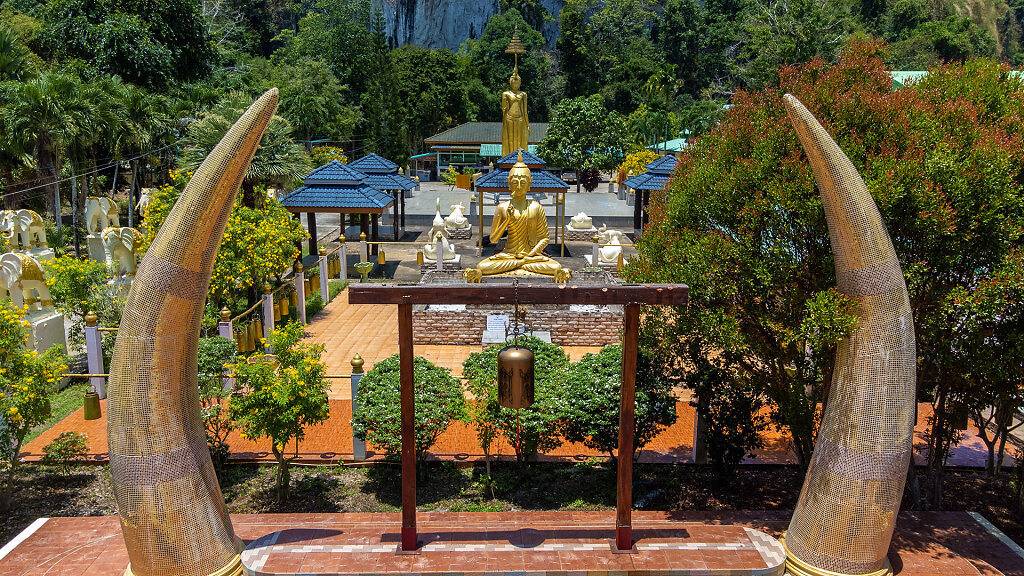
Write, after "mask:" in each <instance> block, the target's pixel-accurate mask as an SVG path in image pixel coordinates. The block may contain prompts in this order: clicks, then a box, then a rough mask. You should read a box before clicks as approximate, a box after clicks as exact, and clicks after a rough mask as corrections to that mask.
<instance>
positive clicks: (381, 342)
mask: <svg viewBox="0 0 1024 576" xmlns="http://www.w3.org/2000/svg"><path fill="white" fill-rule="evenodd" d="M307 331H308V333H309V338H308V340H309V341H311V342H315V343H321V344H323V345H324V347H325V351H324V359H325V361H326V362H327V371H328V374H329V375H343V374H349V373H350V372H351V370H352V365H351V359H352V356H353V355H355V354H356V353H358V354H359V355H360V356H362V357H363V359H364V361H365V366H364V368H365V369H366V370H369V369H370V368H371V367H372V366H373V364H374V363H376V362H378V361H380V360H382V359H384V358H387V357H388V356H390V355H392V354H395V353H397V352H398V320H397V310H396V307H395V306H367V305H350V304H349V303H348V297H347V293H342V294H341V295H339V296H338V297H337V298H335V299H334V301H333V302H331V303H330V304H329V305H328V306H327V307H326V308H325V309H324V310H323V311H322V312H321V313H320V314H318V315H317V316H316V318H314V319H313V320H312V321H311V322H310V324H309V326H308V328H307ZM415 350H416V354H418V355H422V356H425V357H427V358H428V359H430V360H431V361H433V362H434V363H436V364H438V365H441V366H444V367H447V368H450V369H451V370H452V372H453V373H454V374H456V375H460V374H461V372H462V361H463V360H464V359H465V358H466V356H468V355H469V354H470V353H471V352H474V351H478V350H480V347H479V346H427V345H422V346H416V349H415ZM566 350H567V351H568V352H569V355H570V357H571V358H572V359H573V360H577V359H579V358H580V357H582V356H583V355H584V354H585V353H587V352H596V351H598V350H600V347H578V346H577V347H567V348H566ZM332 383H333V386H332V391H331V394H330V398H331V416H330V419H329V420H328V421H327V422H326V423H324V424H323V425H320V426H311V427H309V428H308V429H307V431H306V438H305V440H303V441H302V442H300V443H299V445H298V447H297V448H296V447H294V446H289V452H293V451H295V452H297V453H298V454H299V456H300V460H301V461H305V462H322V463H330V462H336V461H338V460H339V459H351V458H352V430H351V425H350V419H351V411H352V407H351V383H350V379H349V378H337V379H333V380H332ZM683 392H684V391H680V396H683ZM102 407H103V414H104V416H105V415H106V403H105V402H104V403H103V405H102ZM676 413H677V414H678V420H677V422H676V423H675V424H674V425H673V426H671V427H669V428H667V429H666V430H664V431H663V432H662V433H661V434H659V435H658V436H657V437H655V438H654V439H653V441H652V442H651V443H650V444H648V446H647V447H646V448H645V449H644V451H643V452H642V453H641V456H640V460H641V461H644V462H687V461H690V459H691V457H692V448H693V427H694V409H693V408H692V407H691V406H690V405H689V403H688V402H687V401H686V398H685V397H681V398H680V401H679V402H677V403H676ZM930 414H931V407H930V406H929V405H928V404H921V405H919V406H918V426H917V430H916V433H917V438H916V441H915V443H916V444H917V445H924V434H925V432H926V431H927V418H928V417H929V416H930ZM68 431H76V432H82V433H84V434H86V435H87V436H88V437H89V447H90V457H91V458H92V459H93V460H96V461H105V460H106V449H107V429H106V419H105V418H103V419H100V420H92V421H86V420H84V419H83V411H82V410H81V409H79V410H77V411H76V412H74V413H72V414H71V415H70V416H68V417H67V418H65V419H64V420H63V421H61V422H59V423H58V424H57V425H56V426H54V427H53V428H51V429H50V430H47V431H46V432H44V433H43V434H42V435H40V436H39V437H38V438H36V439H35V440H33V441H32V442H30V443H29V444H28V445H26V446H25V447H24V449H23V450H24V453H23V457H25V458H26V459H27V460H29V461H33V460H38V459H39V458H41V457H42V453H43V447H44V446H46V445H47V444H48V443H49V442H51V441H52V440H53V439H54V438H56V437H57V435H59V434H60V433H62V432H68ZM764 440H765V446H764V448H762V449H760V450H758V451H757V452H756V457H755V458H754V459H752V460H750V461H751V462H761V463H793V462H795V461H796V460H795V456H794V455H793V454H792V452H791V451H790V450H789V445H788V442H787V440H786V439H785V438H784V437H783V436H782V435H780V434H779V433H777V432H774V431H769V432H768V433H766V434H765V438H764ZM228 444H229V445H230V446H231V453H232V458H234V459H239V460H272V459H273V455H272V454H271V453H270V443H269V441H266V440H261V441H255V442H254V441H252V440H245V439H242V438H241V437H240V436H239V435H238V433H237V432H235V433H232V434H231V435H230V436H229V438H228ZM371 450H372V447H371ZM495 453H496V454H499V455H504V456H506V457H507V456H510V455H512V454H514V452H513V451H512V450H511V448H510V447H509V446H508V445H507V444H504V443H501V442H499V443H498V445H497V447H496V449H495ZM430 455H431V457H435V458H441V459H458V460H466V459H471V460H472V459H478V458H482V457H483V451H482V450H481V449H480V447H479V445H478V444H477V441H476V434H475V432H474V430H473V428H472V427H471V426H469V425H467V424H463V423H460V422H455V423H453V424H452V425H451V426H449V428H448V429H447V430H446V431H445V432H444V433H443V434H442V435H441V437H440V438H439V440H438V443H437V445H436V446H435V447H434V448H433V449H431V451H430ZM986 455H987V451H986V449H985V445H984V443H983V442H982V441H981V440H980V438H979V437H978V433H977V429H969V430H967V431H965V434H964V439H963V441H961V443H960V445H958V446H957V447H955V448H954V449H953V452H952V456H951V457H950V459H949V464H950V465H952V466H983V465H984V464H985V457H986ZM377 456H378V457H379V455H377ZM594 456H598V457H603V456H605V455H604V454H599V453H597V452H595V451H593V450H590V449H588V448H586V447H584V446H582V445H580V444H565V445H563V446H561V447H559V448H558V449H556V450H554V451H551V452H549V453H547V454H545V455H544V456H543V457H542V459H585V458H590V457H594ZM916 456H917V458H918V461H919V462H921V458H922V457H921V455H920V454H917V455H916Z"/></svg>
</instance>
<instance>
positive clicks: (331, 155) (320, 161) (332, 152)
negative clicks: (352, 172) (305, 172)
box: [310, 146, 348, 166]
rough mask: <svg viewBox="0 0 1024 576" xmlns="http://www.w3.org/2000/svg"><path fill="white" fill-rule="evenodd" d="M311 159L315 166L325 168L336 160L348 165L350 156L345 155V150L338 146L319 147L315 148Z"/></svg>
mask: <svg viewBox="0 0 1024 576" xmlns="http://www.w3.org/2000/svg"><path fill="white" fill-rule="evenodd" d="M310 158H311V159H312V161H313V162H312V164H313V166H323V165H324V164H328V163H330V162H332V161H334V160H337V161H338V162H341V163H342V164H348V156H346V155H345V150H344V149H343V148H338V147H337V146H317V147H315V148H313V152H312V154H310Z"/></svg>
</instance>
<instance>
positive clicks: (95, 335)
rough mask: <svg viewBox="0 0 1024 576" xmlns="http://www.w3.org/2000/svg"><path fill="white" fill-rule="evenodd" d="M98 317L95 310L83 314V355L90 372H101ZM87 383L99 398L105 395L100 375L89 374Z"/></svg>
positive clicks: (105, 388) (103, 381)
mask: <svg viewBox="0 0 1024 576" xmlns="http://www.w3.org/2000/svg"><path fill="white" fill-rule="evenodd" d="M98 321H99V318H98V317H97V316H96V313H95V312H92V311H89V312H88V313H87V314H86V315H85V355H86V360H87V364H88V366H89V373H90V374H102V373H103V347H102V346H101V344H100V330H99V326H97V325H96V324H97V322H98ZM89 384H90V385H91V386H92V390H93V392H95V393H96V395H97V396H99V397H100V399H101V400H102V399H104V398H106V397H107V383H106V381H105V379H104V378H103V377H102V376H90V377H89Z"/></svg>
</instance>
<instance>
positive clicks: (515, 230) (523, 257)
mask: <svg viewBox="0 0 1024 576" xmlns="http://www.w3.org/2000/svg"><path fill="white" fill-rule="evenodd" d="M532 183H533V177H532V176H531V175H530V168H529V167H527V166H526V164H524V163H523V152H522V150H520V151H519V158H518V160H517V162H516V164H515V166H513V167H512V169H511V170H509V173H508V188H509V191H510V192H512V198H511V199H510V200H508V201H506V202H502V203H501V204H498V206H497V207H496V208H495V209H494V219H493V221H492V222H491V242H497V241H498V240H500V239H501V237H502V235H503V234H505V233H506V232H508V239H507V240H506V242H505V249H504V250H502V251H501V252H500V253H498V254H495V255H494V256H490V257H488V258H485V259H483V260H482V261H481V262H480V263H479V264H477V267H476V268H471V269H468V270H465V271H464V275H465V277H466V279H467V280H468V281H470V282H479V281H480V279H481V278H482V277H483V276H491V275H494V274H508V273H512V272H515V271H519V270H522V271H524V272H527V273H533V274H543V275H546V276H554V277H555V281H556V282H565V281H567V280H568V279H569V270H568V269H566V268H562V265H561V264H559V263H558V262H556V261H555V260H554V259H552V258H550V257H548V256H546V255H545V254H544V247H545V246H547V245H548V217H547V214H545V213H544V208H543V207H542V206H541V205H540V203H538V202H537V201H536V200H530V199H528V198H527V197H526V193H527V192H528V191H529V190H530V185H531V184H532Z"/></svg>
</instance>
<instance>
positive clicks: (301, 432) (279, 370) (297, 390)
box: [228, 322, 330, 501]
mask: <svg viewBox="0 0 1024 576" xmlns="http://www.w3.org/2000/svg"><path fill="white" fill-rule="evenodd" d="M304 335H305V334H304V332H303V328H302V325H301V324H298V323H296V322H292V323H289V324H286V325H284V326H282V327H280V328H277V329H275V330H274V331H273V332H271V334H270V339H269V340H270V342H269V343H270V346H271V347H272V348H273V349H274V354H275V356H274V357H273V358H266V359H261V360H260V361H255V362H252V363H249V362H245V361H238V362H236V363H235V365H234V367H233V370H232V375H233V376H234V378H235V386H236V389H235V393H234V394H232V395H231V400H230V401H229V403H228V417H229V418H231V420H232V421H233V422H234V426H235V427H236V428H238V429H239V430H241V435H242V438H252V439H254V440H255V439H257V438H269V439H270V446H271V450H272V451H273V453H274V458H275V459H276V460H277V486H276V492H277V499H278V501H285V500H287V499H288V485H289V484H290V478H291V475H290V472H289V467H290V465H291V462H292V460H294V459H295V458H294V457H292V458H288V457H287V456H285V446H286V445H287V444H288V443H289V442H292V441H295V442H298V441H299V440H302V439H303V438H304V437H305V435H306V432H305V429H306V427H307V426H312V425H315V424H320V423H322V422H324V421H326V420H327V418H328V417H329V416H330V402H329V401H328V398H327V390H328V389H329V388H330V383H329V382H328V381H327V379H326V378H324V375H325V374H326V372H327V365H326V364H324V362H323V360H321V359H320V356H321V355H322V354H323V351H324V347H323V345H320V344H306V343H303V342H300V340H301V339H302V337H303V336H304Z"/></svg>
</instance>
